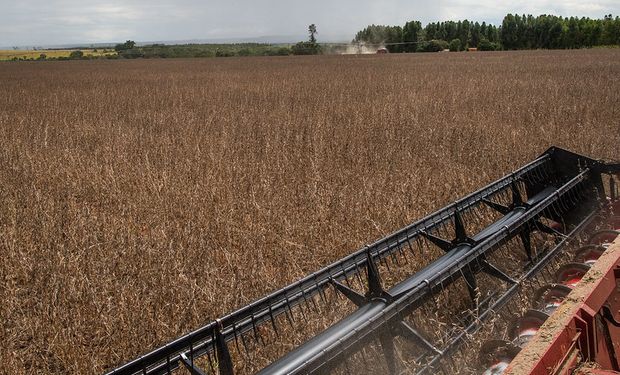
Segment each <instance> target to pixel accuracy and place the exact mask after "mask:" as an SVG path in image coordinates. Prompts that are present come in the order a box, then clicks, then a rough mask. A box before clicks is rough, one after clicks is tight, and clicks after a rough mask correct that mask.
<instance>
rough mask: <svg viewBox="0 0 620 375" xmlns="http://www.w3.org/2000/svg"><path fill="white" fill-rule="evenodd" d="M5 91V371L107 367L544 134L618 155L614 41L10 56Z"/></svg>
mask: <svg viewBox="0 0 620 375" xmlns="http://www.w3.org/2000/svg"><path fill="white" fill-rule="evenodd" d="M0 90H1V92H2V94H1V95H0V254H1V256H2V261H1V262H0V373H15V374H20V373H59V374H60V373H62V374H64V373H70V374H78V373H79V374H82V373H101V372H103V371H105V370H108V369H111V368H112V367H113V366H115V365H119V364H121V363H123V362H124V361H127V360H130V359H132V358H133V357H135V356H138V355H140V354H142V353H144V352H146V351H148V350H150V349H152V348H154V347H156V346H157V345H161V344H163V343H165V342H167V341H168V340H171V339H173V338H175V337H176V336H178V335H180V334H182V333H185V332H188V331H190V330H192V329H195V328H197V327H199V326H201V325H202V324H205V323H208V322H210V321H212V320H213V319H214V318H216V317H218V316H220V315H223V314H224V313H227V312H229V311H231V310H232V309H234V308H236V307H239V306H241V305H243V304H246V303H248V302H250V301H252V300H254V299H256V298H258V297H260V296H262V295H264V294H266V293H267V292H269V291H271V290H273V289H275V288H277V287H280V286H283V285H285V284H287V283H289V282H292V281H294V280H296V279H298V278H300V277H302V276H304V275H305V274H307V273H309V272H312V271H314V270H316V269H318V268H320V267H321V266H322V265H325V264H327V263H329V262H331V261H333V260H335V259H337V258H339V257H341V256H343V255H345V254H348V253H350V252H352V251H353V250H355V249H357V248H359V247H361V246H363V245H364V244H366V243H370V242H372V241H373V240H375V239H377V238H379V237H382V236H383V235H385V234H388V233H389V232H391V231H393V230H396V229H398V228H399V227H401V226H403V225H405V224H407V223H409V222H412V221H413V220H415V219H416V218H419V217H421V216H423V215H424V214H426V213H429V212H431V211H432V210H433V209H436V208H439V207H441V206H443V205H445V204H447V203H449V202H450V201H452V200H454V199H456V198H458V197H460V196H463V195H465V194H466V193H468V192H471V191H473V190H475V189H476V188H478V187H481V186H482V185H484V184H486V183H488V182H490V181H491V180H493V179H496V178H498V177H500V176H501V175H503V174H504V173H507V172H509V171H510V170H512V169H514V168H516V167H518V166H519V165H521V164H522V163H524V162H525V161H528V160H531V159H533V158H534V157H535V156H537V155H539V154H540V153H542V152H543V151H544V150H545V149H547V148H548V147H550V146H552V145H558V146H562V147H566V148H569V149H571V150H573V151H576V152H580V153H583V154H587V155H591V156H593V157H597V158H610V159H618V157H619V156H620V155H619V151H618V150H619V147H620V50H619V49H595V50H578V51H532V52H496V53H454V54H450V53H438V54H408V55H381V56H379V55H369V56H321V57H277V58H276V57H274V58H221V59H191V60H134V61H68V62H32V63H30V62H24V63H2V64H0ZM248 371H249V370H248Z"/></svg>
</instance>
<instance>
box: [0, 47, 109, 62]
mask: <svg viewBox="0 0 620 375" xmlns="http://www.w3.org/2000/svg"><path fill="white" fill-rule="evenodd" d="M73 51H77V50H74V49H40V50H36V51H35V50H13V49H2V50H0V61H7V60H13V59H23V60H29V59H38V58H40V57H41V55H45V56H46V57H47V58H58V57H69V55H70V54H71V52H73ZM79 51H82V53H84V57H88V56H93V57H98V56H110V55H116V51H114V50H113V49H104V48H101V49H82V50H79Z"/></svg>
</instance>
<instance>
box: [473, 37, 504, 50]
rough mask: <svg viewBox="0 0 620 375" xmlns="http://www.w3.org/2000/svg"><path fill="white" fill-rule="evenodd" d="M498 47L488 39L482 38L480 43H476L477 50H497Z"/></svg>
mask: <svg viewBox="0 0 620 375" xmlns="http://www.w3.org/2000/svg"><path fill="white" fill-rule="evenodd" d="M498 49H499V45H498V44H497V43H493V42H491V41H489V40H488V39H482V40H481V41H480V43H478V50H479V51H497V50H498Z"/></svg>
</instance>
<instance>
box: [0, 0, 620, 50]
mask: <svg viewBox="0 0 620 375" xmlns="http://www.w3.org/2000/svg"><path fill="white" fill-rule="evenodd" d="M0 9H2V11H1V12H0V45H4V46H7V45H8V46H10V45H31V46H32V45H54V44H65V43H95V42H118V41H123V40H126V39H133V40H137V41H156V40H188V39H206V38H229V39H232V38H244V37H245V38H247V37H260V36H291V37H292V38H303V37H304V36H305V30H306V27H307V25H308V24H310V23H315V24H317V26H318V28H319V36H320V38H321V39H322V40H332V41H333V40H340V41H342V40H350V39H351V38H352V37H353V35H354V34H355V32H356V31H358V30H359V29H361V28H363V27H365V26H366V25H368V24H373V23H374V24H392V25H402V24H404V23H405V22H406V21H409V20H414V19H415V20H420V21H422V23H428V22H431V21H440V20H456V19H464V18H467V19H470V20H475V21H486V22H492V23H499V22H501V20H502V18H503V16H504V15H505V14H506V13H519V14H521V13H526V14H530V13H531V14H534V15H538V14H542V13H547V14H558V15H562V16H570V15H577V16H589V17H596V18H600V17H602V16H603V15H604V14H609V13H612V14H618V13H620V2H618V1H617V0H614V1H611V0H596V1H594V0H590V1H588V0H586V1H576V0H568V1H562V2H557V1H550V0H542V1H535V0H525V1H522V2H513V1H503V0H502V1H491V0H479V1H476V2H473V1H471V0H435V1H421V0H390V1H376V0H337V1H335V0H314V1H299V0H297V1H291V0H261V1H255V0H226V1H223V0H177V1H174V0H0Z"/></svg>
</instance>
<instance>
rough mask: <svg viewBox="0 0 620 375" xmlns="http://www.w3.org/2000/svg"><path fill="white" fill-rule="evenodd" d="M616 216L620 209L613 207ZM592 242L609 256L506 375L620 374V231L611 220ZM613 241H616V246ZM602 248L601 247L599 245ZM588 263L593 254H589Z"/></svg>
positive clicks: (601, 259)
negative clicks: (608, 227) (608, 228)
mask: <svg viewBox="0 0 620 375" xmlns="http://www.w3.org/2000/svg"><path fill="white" fill-rule="evenodd" d="M615 206H616V207H614V208H615V212H614V213H615V214H616V215H617V214H618V213H619V212H618V211H617V209H618V206H619V205H617V204H616V205H615ZM608 224H609V225H610V227H611V228H614V229H615V231H614V230H606V231H602V232H599V233H598V234H595V235H594V236H593V237H592V242H593V244H592V245H593V246H592V247H591V249H594V250H598V249H602V248H604V249H605V251H604V253H603V254H602V255H600V257H599V258H598V259H597V260H596V262H593V263H592V267H591V268H590V269H589V270H588V271H587V273H585V275H583V277H582V278H581V280H580V281H579V282H578V283H576V284H575V285H572V286H571V287H572V288H573V290H572V291H571V293H570V294H569V295H568V296H567V297H566V298H565V299H564V301H563V303H562V304H561V305H560V306H559V307H558V308H557V310H555V311H554V313H553V314H552V315H551V317H550V318H549V319H548V320H546V321H545V323H544V324H543V325H542V326H541V327H540V329H539V330H538V331H537V333H536V336H535V337H534V338H532V339H531V341H529V342H528V344H527V345H526V346H525V347H524V348H523V350H521V352H520V353H519V354H518V355H517V356H516V357H515V358H514V360H513V361H511V362H510V364H509V365H508V367H507V368H506V371H505V372H504V374H511V375H516V374H536V375H538V374H540V375H543V374H620V323H619V322H618V321H619V320H620V287H619V285H620V236H619V234H620V232H617V230H618V229H620V228H618V227H617V224H618V218H617V216H612V218H611V220H608ZM612 241H613V242H612ZM598 245H600V246H598ZM586 255H588V256H586V258H587V259H588V260H590V258H591V255H590V254H586Z"/></svg>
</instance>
